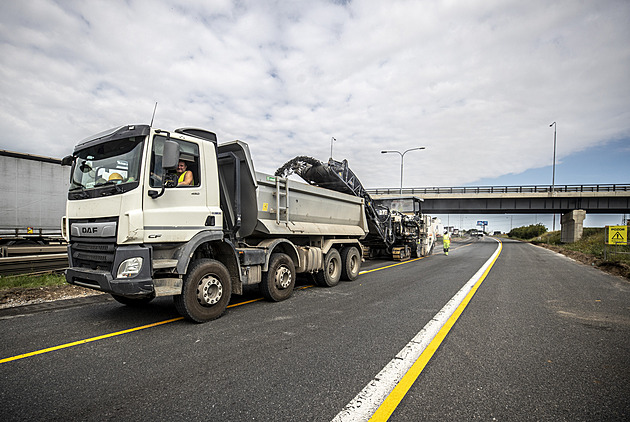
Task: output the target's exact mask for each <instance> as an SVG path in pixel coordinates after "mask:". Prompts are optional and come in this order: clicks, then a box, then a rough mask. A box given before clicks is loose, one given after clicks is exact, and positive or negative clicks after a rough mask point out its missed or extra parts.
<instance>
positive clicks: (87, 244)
mask: <svg viewBox="0 0 630 422" xmlns="http://www.w3.org/2000/svg"><path fill="white" fill-rule="evenodd" d="M112 220H115V221H112ZM117 220H118V219H117V218H116V219H107V220H100V219H99V220H96V221H94V220H92V221H90V222H89V223H103V222H105V223H114V224H115V225H116V226H117V225H118V224H117V223H118V221H117ZM72 223H79V224H85V223H84V221H80V220H75V221H71V222H70V224H72ZM86 223H87V222H86ZM114 232H115V230H114ZM115 251H116V237H115V236H112V237H98V236H94V237H92V236H85V235H82V236H70V253H71V256H70V258H71V260H72V261H71V265H72V266H73V267H79V268H89V269H91V270H102V271H108V272H111V271H112V266H113V264H114V254H115Z"/></svg>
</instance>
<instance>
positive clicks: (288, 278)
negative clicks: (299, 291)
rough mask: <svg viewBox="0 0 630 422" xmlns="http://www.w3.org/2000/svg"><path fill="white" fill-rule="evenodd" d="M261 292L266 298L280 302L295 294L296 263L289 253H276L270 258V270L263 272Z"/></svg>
mask: <svg viewBox="0 0 630 422" xmlns="http://www.w3.org/2000/svg"><path fill="white" fill-rule="evenodd" d="M259 286H260V293H261V294H262V295H263V296H264V297H265V299H267V300H270V301H272V302H280V301H282V300H285V299H288V298H289V297H291V294H293V288H294V287H295V265H294V264H293V261H292V260H291V258H289V256H288V255H286V254H283V253H274V254H273V255H271V259H270V260H269V271H267V272H266V273H264V274H263V279H262V281H261V283H260V284H259Z"/></svg>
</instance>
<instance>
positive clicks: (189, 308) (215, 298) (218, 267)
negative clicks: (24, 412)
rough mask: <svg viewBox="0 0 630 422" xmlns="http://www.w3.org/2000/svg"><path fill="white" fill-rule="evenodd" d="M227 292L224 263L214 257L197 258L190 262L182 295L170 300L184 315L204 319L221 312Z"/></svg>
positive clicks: (227, 296)
mask: <svg viewBox="0 0 630 422" xmlns="http://www.w3.org/2000/svg"><path fill="white" fill-rule="evenodd" d="M231 295H232V283H231V281H230V273H229V272H228V270H227V268H225V265H223V264H222V263H220V262H219V261H216V260H214V259H199V260H197V261H194V262H193V263H192V264H190V267H189V268H188V273H187V274H186V276H185V277H184V285H183V287H182V294H181V295H177V296H174V297H173V301H174V302H175V308H177V311H178V312H179V313H180V314H181V315H182V316H183V317H184V318H186V319H188V320H190V321H194V322H206V321H211V320H213V319H216V318H218V317H220V316H221V315H223V312H225V309H226V308H227V305H228V303H229V302H230V296H231Z"/></svg>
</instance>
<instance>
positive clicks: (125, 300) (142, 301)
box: [112, 294, 155, 306]
mask: <svg viewBox="0 0 630 422" xmlns="http://www.w3.org/2000/svg"><path fill="white" fill-rule="evenodd" d="M112 297H113V298H114V300H115V301H116V302H118V303H122V304H123V305H127V306H144V305H146V304H147V303H149V302H151V301H152V300H153V299H155V296H145V297H138V298H135V297H134V298H132V297H126V296H119V295H115V294H112Z"/></svg>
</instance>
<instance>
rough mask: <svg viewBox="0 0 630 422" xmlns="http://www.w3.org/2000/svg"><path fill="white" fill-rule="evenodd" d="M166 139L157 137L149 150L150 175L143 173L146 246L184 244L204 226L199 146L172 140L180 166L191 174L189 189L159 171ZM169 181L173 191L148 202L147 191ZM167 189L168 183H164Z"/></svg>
mask: <svg viewBox="0 0 630 422" xmlns="http://www.w3.org/2000/svg"><path fill="white" fill-rule="evenodd" d="M165 140H166V137H164V136H159V135H156V136H155V137H154V140H153V146H152V149H151V153H150V154H151V155H150V163H149V169H148V170H149V171H147V172H145V173H146V177H145V186H146V187H147V188H146V192H147V193H145V195H144V199H143V204H144V241H145V242H184V241H187V240H189V239H190V238H191V237H192V236H194V235H195V234H196V233H198V232H199V231H201V230H204V229H208V227H207V226H206V225H205V224H206V220H207V217H208V215H209V214H210V212H209V208H208V206H207V203H206V195H205V186H203V185H204V181H203V175H202V174H201V173H202V171H203V167H204V166H203V165H202V160H201V157H200V153H199V151H200V148H199V145H198V144H196V143H194V142H188V141H183V140H180V139H174V138H171V140H173V141H175V142H177V143H178V144H179V146H180V164H181V163H182V162H183V164H184V165H185V167H186V171H189V172H191V173H192V177H193V181H192V184H191V185H189V186H183V185H182V184H181V183H179V184H178V179H179V177H178V175H177V174H176V172H174V171H172V172H171V171H169V172H164V171H163V170H162V153H163V150H164V141H165ZM168 180H170V181H171V184H173V187H167V188H166V189H165V191H164V194H163V195H162V196H160V197H158V198H155V199H154V198H151V197H150V196H149V195H148V191H149V190H161V189H162V185H163V184H165V183H166V182H167V181H168ZM166 185H167V186H169V184H168V183H166Z"/></svg>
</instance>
